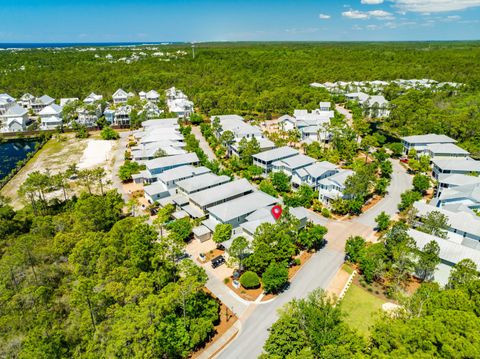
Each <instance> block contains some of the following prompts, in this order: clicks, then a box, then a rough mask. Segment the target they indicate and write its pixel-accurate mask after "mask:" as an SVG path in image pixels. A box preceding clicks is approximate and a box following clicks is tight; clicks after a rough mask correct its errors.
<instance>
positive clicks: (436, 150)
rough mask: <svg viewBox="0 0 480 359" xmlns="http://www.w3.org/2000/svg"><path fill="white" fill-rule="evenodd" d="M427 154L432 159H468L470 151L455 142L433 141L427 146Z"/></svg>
mask: <svg viewBox="0 0 480 359" xmlns="http://www.w3.org/2000/svg"><path fill="white" fill-rule="evenodd" d="M424 153H425V155H427V156H429V157H430V159H431V160H437V159H458V158H460V159H467V158H468V156H469V155H470V152H468V151H465V150H464V149H463V148H460V147H458V146H457V145H455V144H453V143H431V144H428V145H427V146H426V150H425V152H424Z"/></svg>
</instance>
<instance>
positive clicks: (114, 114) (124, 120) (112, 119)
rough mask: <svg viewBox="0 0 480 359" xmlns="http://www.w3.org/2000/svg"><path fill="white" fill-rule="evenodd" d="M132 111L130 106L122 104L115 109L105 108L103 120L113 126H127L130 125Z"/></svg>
mask: <svg viewBox="0 0 480 359" xmlns="http://www.w3.org/2000/svg"><path fill="white" fill-rule="evenodd" d="M131 112H132V106H130V105H123V106H119V107H117V108H115V109H111V108H107V109H106V110H105V111H104V112H103V115H104V116H105V120H106V121H107V122H109V123H111V124H113V125H115V126H128V125H130V113H131Z"/></svg>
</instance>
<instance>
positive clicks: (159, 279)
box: [0, 187, 219, 358]
mask: <svg viewBox="0 0 480 359" xmlns="http://www.w3.org/2000/svg"><path fill="white" fill-rule="evenodd" d="M38 188H40V187H38ZM42 188H43V187H42ZM39 191H41V190H39ZM39 201H40V200H38V201H37V205H36V207H35V209H36V210H35V212H36V214H34V211H33V208H32V207H31V206H27V207H26V208H25V209H23V210H21V211H18V212H15V211H14V210H13V209H12V208H11V207H10V206H9V205H8V203H7V202H6V201H5V200H4V199H3V198H0V254H1V259H0V357H2V358H132V357H136V358H183V357H187V356H188V355H189V354H190V353H191V352H192V351H193V350H194V349H195V348H197V347H199V346H201V345H202V344H203V343H204V342H205V341H206V340H207V339H209V338H210V337H211V336H212V335H213V334H214V325H215V324H216V323H217V322H218V321H219V304H218V302H217V300H215V299H213V298H212V297H211V296H210V295H209V294H207V293H206V292H205V291H204V290H203V287H204V285H205V282H206V279H207V277H206V274H205V272H204V271H203V269H201V268H200V267H198V266H196V265H195V264H194V263H193V262H192V261H190V260H182V261H180V262H179V261H177V260H176V256H177V253H178V251H179V248H183V238H184V237H185V234H186V235H187V236H188V235H189V233H190V230H191V226H189V225H187V224H188V222H187V223H184V222H181V221H180V222H178V223H176V222H175V221H173V222H171V223H170V225H169V235H168V236H159V234H158V228H155V227H154V226H151V225H148V224H146V223H144V221H145V220H144V219H142V218H140V217H136V218H133V217H127V218H124V215H123V214H122V208H123V206H124V203H123V201H122V198H121V196H120V195H119V194H118V193H116V192H107V193H106V194H104V195H94V194H86V193H85V194H83V195H81V196H80V197H79V198H75V197H74V198H72V199H69V200H67V201H64V202H58V201H53V202H52V203H50V204H49V205H48V206H47V205H42V206H40V205H38V202H39Z"/></svg>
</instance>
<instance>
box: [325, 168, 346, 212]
mask: <svg viewBox="0 0 480 359" xmlns="http://www.w3.org/2000/svg"><path fill="white" fill-rule="evenodd" d="M353 174H354V172H353V171H352V170H345V169H339V170H338V172H337V173H335V174H334V175H333V176H329V177H327V178H324V179H322V180H320V181H319V182H318V192H319V195H318V199H319V200H320V201H322V202H324V203H326V204H329V203H330V202H331V201H333V200H335V199H337V198H346V197H345V195H344V193H343V191H344V190H345V182H346V180H347V178H348V177H350V176H351V175H353Z"/></svg>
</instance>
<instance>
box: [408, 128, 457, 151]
mask: <svg viewBox="0 0 480 359" xmlns="http://www.w3.org/2000/svg"><path fill="white" fill-rule="evenodd" d="M455 142H457V141H455V140H454V139H453V138H450V137H448V136H445V135H437V134H433V133H430V134H427V135H415V136H407V137H402V145H403V149H404V152H405V154H408V152H409V151H410V150H412V149H413V150H415V151H416V152H417V155H425V154H427V146H428V145H433V144H439V145H447V144H454V143H455Z"/></svg>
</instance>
